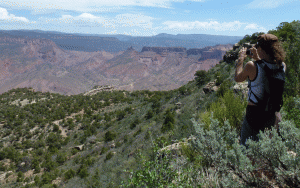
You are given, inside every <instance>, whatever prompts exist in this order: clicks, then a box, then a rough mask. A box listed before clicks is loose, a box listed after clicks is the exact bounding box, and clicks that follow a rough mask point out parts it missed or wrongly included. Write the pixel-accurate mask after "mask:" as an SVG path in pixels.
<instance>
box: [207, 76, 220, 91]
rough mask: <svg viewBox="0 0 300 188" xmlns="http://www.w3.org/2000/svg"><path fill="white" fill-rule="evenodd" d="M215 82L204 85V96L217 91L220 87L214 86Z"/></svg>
mask: <svg viewBox="0 0 300 188" xmlns="http://www.w3.org/2000/svg"><path fill="white" fill-rule="evenodd" d="M216 81H217V79H215V80H214V81H213V82H209V83H208V84H206V86H205V87H204V88H203V91H204V93H205V94H208V93H212V92H216V91H217V90H218V89H219V87H220V86H216Z"/></svg>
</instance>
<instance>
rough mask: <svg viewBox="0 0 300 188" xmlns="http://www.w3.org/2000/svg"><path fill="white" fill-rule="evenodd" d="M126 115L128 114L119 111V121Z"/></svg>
mask: <svg viewBox="0 0 300 188" xmlns="http://www.w3.org/2000/svg"><path fill="white" fill-rule="evenodd" d="M125 115H126V112H125V111H117V115H116V116H117V120H118V121H120V120H122V119H123V118H124V117H125Z"/></svg>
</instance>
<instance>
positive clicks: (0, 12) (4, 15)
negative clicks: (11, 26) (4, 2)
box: [0, 7, 29, 23]
mask: <svg viewBox="0 0 300 188" xmlns="http://www.w3.org/2000/svg"><path fill="white" fill-rule="evenodd" d="M0 20H5V21H8V22H26V23H28V22H29V20H28V19H27V18H25V17H18V16H15V15H13V14H9V13H8V11H7V10H6V9H5V8H1V7H0Z"/></svg>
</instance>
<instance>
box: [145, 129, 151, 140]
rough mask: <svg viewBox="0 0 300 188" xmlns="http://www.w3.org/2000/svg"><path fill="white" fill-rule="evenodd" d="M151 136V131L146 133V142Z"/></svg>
mask: <svg viewBox="0 0 300 188" xmlns="http://www.w3.org/2000/svg"><path fill="white" fill-rule="evenodd" d="M150 136H151V131H147V132H146V135H145V139H146V140H148V139H149V138H150Z"/></svg>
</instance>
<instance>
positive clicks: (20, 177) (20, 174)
mask: <svg viewBox="0 0 300 188" xmlns="http://www.w3.org/2000/svg"><path fill="white" fill-rule="evenodd" d="M23 180H24V174H23V172H21V171H19V172H18V177H17V182H22V181H23Z"/></svg>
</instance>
